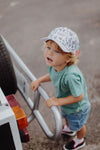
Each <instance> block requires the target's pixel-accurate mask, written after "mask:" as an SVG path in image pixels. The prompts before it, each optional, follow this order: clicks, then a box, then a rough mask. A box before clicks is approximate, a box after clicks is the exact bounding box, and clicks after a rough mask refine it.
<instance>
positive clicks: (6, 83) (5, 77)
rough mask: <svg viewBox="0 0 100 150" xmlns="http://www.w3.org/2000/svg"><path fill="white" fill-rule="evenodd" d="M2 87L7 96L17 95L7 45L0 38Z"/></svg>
mask: <svg viewBox="0 0 100 150" xmlns="http://www.w3.org/2000/svg"><path fill="white" fill-rule="evenodd" d="M0 87H1V89H2V91H3V92H4V94H5V96H7V95H10V94H15V93H16V90H17V81H16V76H15V72H14V68H13V65H12V61H11V58H10V55H9V52H8V50H7V47H6V45H5V44H4V42H3V39H2V37H1V36H0Z"/></svg>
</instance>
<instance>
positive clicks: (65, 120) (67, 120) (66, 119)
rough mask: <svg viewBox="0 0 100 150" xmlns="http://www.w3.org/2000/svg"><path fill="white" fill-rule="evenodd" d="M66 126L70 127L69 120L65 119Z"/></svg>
mask: <svg viewBox="0 0 100 150" xmlns="http://www.w3.org/2000/svg"><path fill="white" fill-rule="evenodd" d="M65 122H66V125H67V126H68V120H67V119H66V118H65Z"/></svg>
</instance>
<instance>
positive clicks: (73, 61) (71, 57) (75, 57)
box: [44, 40, 79, 66]
mask: <svg viewBox="0 0 100 150" xmlns="http://www.w3.org/2000/svg"><path fill="white" fill-rule="evenodd" d="M48 41H49V42H50V45H52V44H54V47H55V49H58V50H59V51H60V52H61V53H62V54H67V57H68V59H69V60H70V61H69V62H68V63H67V66H71V65H74V64H77V63H78V62H79V56H78V55H76V54H74V53H73V52H70V53H67V52H64V51H63V50H62V49H61V48H60V47H59V46H58V45H57V44H56V43H55V42H54V41H52V40H48ZM48 41H46V43H47V42H48ZM46 43H45V44H46ZM44 47H45V45H44Z"/></svg>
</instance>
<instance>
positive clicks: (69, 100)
mask: <svg viewBox="0 0 100 150" xmlns="http://www.w3.org/2000/svg"><path fill="white" fill-rule="evenodd" d="M83 98H84V94H81V95H80V96H78V97H74V96H73V95H70V96H68V97H64V98H56V97H51V98H49V99H48V100H47V101H46V104H47V106H48V107H49V108H50V107H51V106H53V105H54V106H62V105H68V104H73V103H77V102H79V101H81V100H82V99H83Z"/></svg>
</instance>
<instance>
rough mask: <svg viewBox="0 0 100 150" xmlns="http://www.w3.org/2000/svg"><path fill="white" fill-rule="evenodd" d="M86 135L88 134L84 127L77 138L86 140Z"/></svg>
mask: <svg viewBox="0 0 100 150" xmlns="http://www.w3.org/2000/svg"><path fill="white" fill-rule="evenodd" d="M85 133H86V126H85V125H84V126H83V127H82V128H81V130H79V131H78V132H77V138H78V139H82V138H84V136H85Z"/></svg>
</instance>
